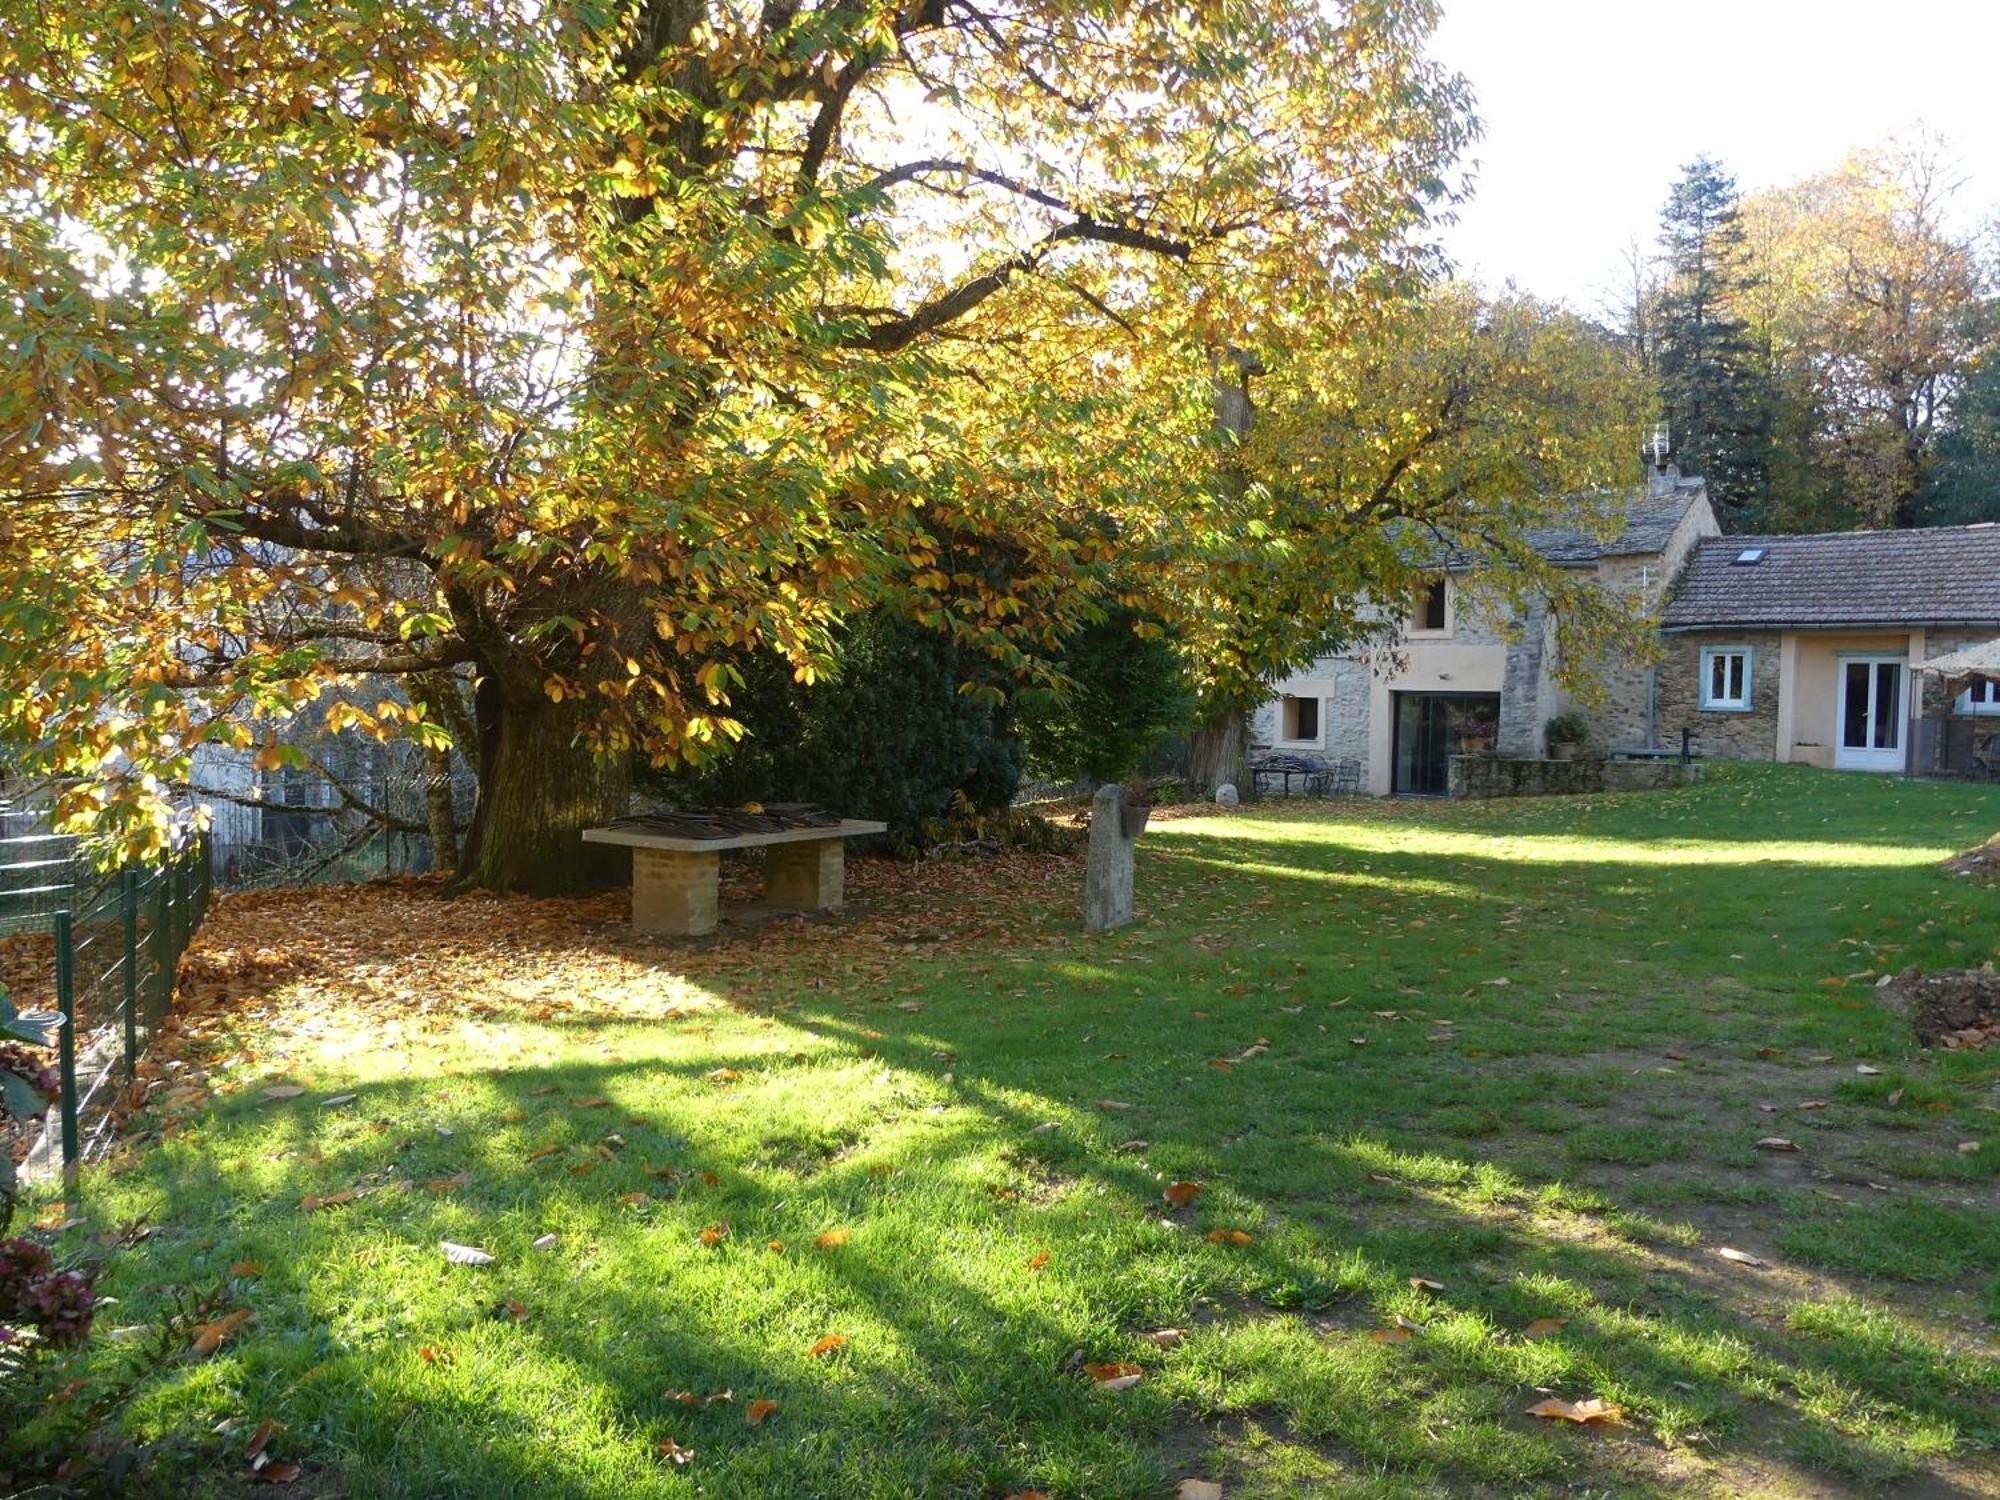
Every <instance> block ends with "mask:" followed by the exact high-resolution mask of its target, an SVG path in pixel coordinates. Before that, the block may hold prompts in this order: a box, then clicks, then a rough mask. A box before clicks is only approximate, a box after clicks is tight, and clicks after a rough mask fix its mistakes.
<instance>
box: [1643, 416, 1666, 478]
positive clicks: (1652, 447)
mask: <svg viewBox="0 0 2000 1500" xmlns="http://www.w3.org/2000/svg"><path fill="white" fill-rule="evenodd" d="M1643 451H1644V453H1645V455H1646V466H1647V467H1648V468H1650V469H1651V470H1652V471H1653V472H1654V473H1655V474H1664V473H1666V472H1667V458H1668V455H1670V454H1671V453H1672V452H1673V451H1674V441H1673V429H1672V428H1671V427H1670V426H1669V425H1668V423H1667V422H1666V420H1665V419H1664V418H1663V419H1661V420H1660V421H1658V422H1655V423H1654V424H1653V435H1652V436H1651V437H1649V438H1647V439H1646V446H1645V448H1644V450H1643Z"/></svg>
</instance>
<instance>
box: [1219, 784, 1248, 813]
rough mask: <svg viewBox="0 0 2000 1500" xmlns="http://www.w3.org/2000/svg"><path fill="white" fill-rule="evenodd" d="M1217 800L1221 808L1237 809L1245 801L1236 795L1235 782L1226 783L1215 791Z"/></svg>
mask: <svg viewBox="0 0 2000 1500" xmlns="http://www.w3.org/2000/svg"><path fill="white" fill-rule="evenodd" d="M1215 800H1216V804H1217V805H1218V806H1221V807H1235V806H1237V805H1239V804H1240V803H1241V802H1242V801H1243V799H1242V798H1241V797H1239V796H1237V795H1236V783H1235V782H1233V781H1225V782H1223V783H1222V785H1221V786H1219V787H1217V788H1216V789H1215Z"/></svg>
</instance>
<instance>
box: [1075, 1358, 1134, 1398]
mask: <svg viewBox="0 0 2000 1500" xmlns="http://www.w3.org/2000/svg"><path fill="white" fill-rule="evenodd" d="M1083 1373H1084V1374H1086V1375H1088V1376H1089V1377H1090V1383H1091V1386H1092V1387H1093V1388H1094V1389H1096V1390H1100V1391H1124V1390H1130V1389H1131V1388H1132V1387H1133V1386H1135V1385H1137V1384H1138V1383H1139V1382H1140V1381H1142V1380H1144V1379H1145V1378H1146V1370H1145V1366H1143V1365H1135V1364H1128V1363H1113V1364H1104V1365H1100V1364H1085V1365H1084V1367H1083Z"/></svg>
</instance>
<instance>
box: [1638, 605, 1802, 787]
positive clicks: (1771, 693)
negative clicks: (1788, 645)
mask: <svg viewBox="0 0 2000 1500" xmlns="http://www.w3.org/2000/svg"><path fill="white" fill-rule="evenodd" d="M1660 645H1661V651H1662V654H1661V657H1660V662H1659V665H1658V667H1657V668H1656V677H1655V680H1656V681H1657V683H1658V696H1657V711H1656V716H1657V723H1658V726H1659V728H1658V733H1657V737H1656V739H1655V744H1657V745H1658V746H1660V747H1661V748H1664V749H1669V750H1676V749H1679V748H1680V743H1681V730H1682V729H1684V728H1685V729H1692V730H1693V731H1694V747H1695V749H1696V750H1697V751H1699V752H1700V753H1701V754H1702V755H1705V756H1708V757H1710V758H1711V759H1714V760H1776V759H1777V757H1778V669H1779V665H1780V656H1781V652H1780V649H1779V635H1778V632H1777V631H1775V630H1738V631H1696V632H1693V633H1691V634H1687V635H1665V636H1662V637H1661V638H1660ZM1704 646H1748V647H1749V648H1750V652H1751V657H1750V707H1749V708H1748V709H1747V710H1740V711H1732V710H1725V709H1712V708H1703V707H1702V706H1701V651H1702V647H1704ZM1639 675H1640V676H1641V679H1642V680H1641V681H1640V683H1639V694H1640V696H1639V700H1638V711H1639V724H1638V730H1639V732H1638V734H1637V736H1636V737H1634V738H1633V739H1632V740H1631V741H1630V743H1631V744H1633V745H1643V744H1644V743H1645V713H1646V704H1645V697H1644V693H1645V683H1644V680H1643V673H1642V674H1639ZM1620 743H1621V744H1622V743H1625V742H1623V741H1621V742H1620Z"/></svg>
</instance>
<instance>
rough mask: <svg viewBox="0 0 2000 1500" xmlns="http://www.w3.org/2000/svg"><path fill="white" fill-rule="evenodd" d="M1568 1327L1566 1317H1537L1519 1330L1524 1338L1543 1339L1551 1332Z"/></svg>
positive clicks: (1557, 1331) (1558, 1331)
mask: <svg viewBox="0 0 2000 1500" xmlns="http://www.w3.org/2000/svg"><path fill="white" fill-rule="evenodd" d="M1567 1327H1569V1319H1568V1318H1537V1319H1535V1320H1534V1322H1532V1323H1530V1324H1529V1325H1528V1326H1527V1327H1526V1328H1523V1329H1522V1330H1521V1337H1522V1338H1524V1339H1545V1338H1547V1337H1548V1336H1549V1335H1550V1334H1552V1333H1560V1332H1561V1331H1562V1330H1563V1329H1565V1328H1567Z"/></svg>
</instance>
